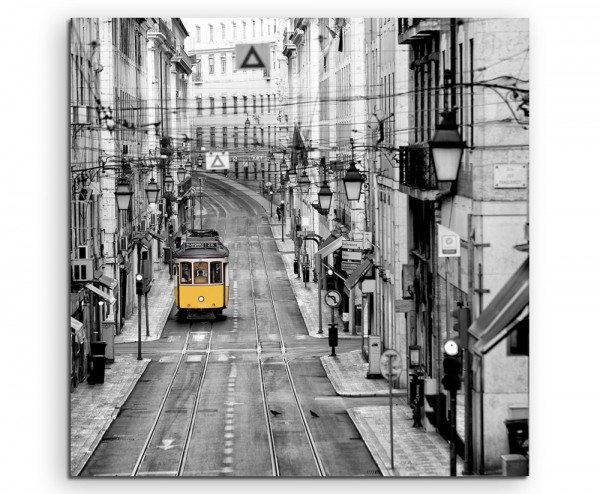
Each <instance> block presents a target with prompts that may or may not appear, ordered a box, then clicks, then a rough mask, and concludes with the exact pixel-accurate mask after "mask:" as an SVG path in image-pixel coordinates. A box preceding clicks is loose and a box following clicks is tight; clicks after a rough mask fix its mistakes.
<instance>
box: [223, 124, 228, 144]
mask: <svg viewBox="0 0 600 494" xmlns="http://www.w3.org/2000/svg"><path fill="white" fill-rule="evenodd" d="M226 147H227V127H223V149H225V148H226Z"/></svg>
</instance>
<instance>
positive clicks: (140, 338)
mask: <svg viewBox="0 0 600 494" xmlns="http://www.w3.org/2000/svg"><path fill="white" fill-rule="evenodd" d="M137 359H138V360H142V295H141V294H140V295H138V356H137Z"/></svg>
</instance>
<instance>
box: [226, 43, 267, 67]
mask: <svg viewBox="0 0 600 494" xmlns="http://www.w3.org/2000/svg"><path fill="white" fill-rule="evenodd" d="M235 63H236V68H237V69H238V70H244V69H263V70H264V69H268V68H269V67H270V63H271V56H270V44H269V43H260V44H255V45H235Z"/></svg>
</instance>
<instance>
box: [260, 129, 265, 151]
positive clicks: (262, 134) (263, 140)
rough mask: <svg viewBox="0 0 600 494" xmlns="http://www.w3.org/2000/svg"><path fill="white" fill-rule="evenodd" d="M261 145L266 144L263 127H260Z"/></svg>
mask: <svg viewBox="0 0 600 494" xmlns="http://www.w3.org/2000/svg"><path fill="white" fill-rule="evenodd" d="M260 145H261V146H264V145H265V129H263V128H262V127H261V128H260Z"/></svg>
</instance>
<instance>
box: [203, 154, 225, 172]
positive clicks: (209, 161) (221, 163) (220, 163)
mask: <svg viewBox="0 0 600 494" xmlns="http://www.w3.org/2000/svg"><path fill="white" fill-rule="evenodd" d="M206 169H207V170H229V153H228V152H225V153H206Z"/></svg>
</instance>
